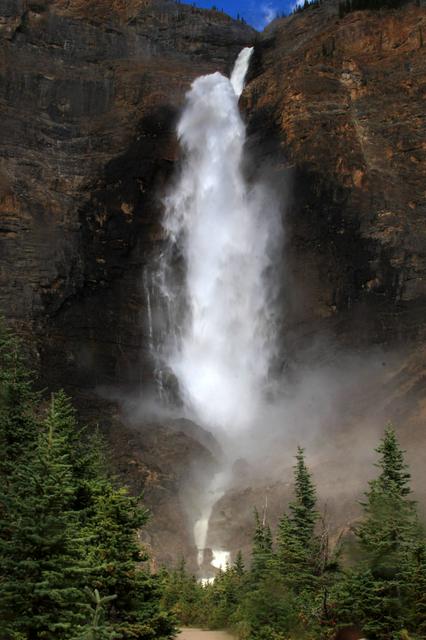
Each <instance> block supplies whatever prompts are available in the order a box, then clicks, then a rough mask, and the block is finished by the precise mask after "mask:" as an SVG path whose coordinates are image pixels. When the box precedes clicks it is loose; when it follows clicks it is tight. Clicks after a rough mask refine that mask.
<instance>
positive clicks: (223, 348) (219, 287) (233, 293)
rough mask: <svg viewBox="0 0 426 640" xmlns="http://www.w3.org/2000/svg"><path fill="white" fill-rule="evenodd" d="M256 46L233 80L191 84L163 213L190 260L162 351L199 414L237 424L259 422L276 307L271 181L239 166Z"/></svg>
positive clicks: (216, 423)
mask: <svg viewBox="0 0 426 640" xmlns="http://www.w3.org/2000/svg"><path fill="white" fill-rule="evenodd" d="M251 54H252V49H249V48H246V49H243V51H241V53H240V55H239V57H238V59H237V61H236V64H235V67H234V71H233V73H232V76H231V79H229V78H226V77H225V76H223V75H222V74H220V73H213V74H211V75H207V76H202V77H200V78H198V79H197V80H195V82H194V83H193V84H192V87H191V90H190V91H189V93H188V94H187V97H186V104H185V108H184V111H183V113H182V116H181V118H180V122H179V124H178V128H177V133H178V138H179V142H180V145H181V148H182V150H183V156H184V157H183V161H182V166H181V172H180V175H179V178H178V180H177V182H176V183H175V185H174V187H173V189H171V190H170V193H169V194H168V195H167V197H166V198H165V216H164V221H163V225H164V228H165V230H166V233H167V236H168V238H169V242H170V246H171V247H172V248H174V249H175V251H174V253H175V254H176V253H179V255H181V256H182V260H183V263H184V291H183V292H182V293H181V296H185V298H186V307H187V308H186V313H185V318H184V319H183V322H182V327H181V333H180V340H179V341H178V343H175V345H174V348H172V349H170V350H169V352H168V353H167V354H166V357H165V359H166V360H167V364H168V365H169V367H170V368H171V370H172V371H173V372H174V374H175V375H176V377H177V379H178V381H179V386H180V389H181V393H182V395H183V400H184V402H185V405H186V406H187V407H188V408H189V409H190V410H191V411H192V413H193V414H194V415H195V418H196V419H197V420H198V421H199V422H200V423H201V424H203V425H205V426H207V427H209V428H213V429H214V428H219V429H222V430H227V431H233V432H235V431H238V430H241V429H244V428H245V427H247V426H249V425H251V424H253V422H254V421H255V420H256V415H257V412H258V410H259V407H260V406H261V404H262V397H263V394H264V392H265V388H266V384H267V380H268V372H269V367H270V362H271V359H272V355H273V339H272V337H273V310H272V307H271V305H270V304H269V299H268V288H267V286H266V283H265V274H266V272H267V271H268V269H270V268H271V265H272V260H271V256H270V242H271V238H274V237H275V238H276V236H277V234H279V233H280V224H279V216H278V211H277V208H276V207H274V206H273V205H271V198H270V197H269V194H268V193H267V189H266V188H265V187H264V186H263V185H262V184H260V183H256V184H248V183H247V181H246V179H245V177H244V174H243V169H242V161H243V151H244V145H245V141H246V131H245V125H244V122H243V120H242V118H241V115H240V111H239V108H238V99H239V96H240V94H241V92H242V90H243V86H244V78H245V76H246V73H247V69H248V65H249V62H250V56H251ZM172 253H173V252H172ZM169 270H170V269H169ZM169 297H170V298H173V296H171V295H170V296H169Z"/></svg>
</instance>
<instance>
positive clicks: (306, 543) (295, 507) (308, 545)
mask: <svg viewBox="0 0 426 640" xmlns="http://www.w3.org/2000/svg"><path fill="white" fill-rule="evenodd" d="M294 479H295V491H294V492H295V498H294V500H293V501H292V502H291V503H290V506H289V511H290V514H284V515H283V517H282V518H281V520H280V523H279V526H278V536H277V563H278V566H279V569H280V571H281V573H282V575H283V577H284V579H285V582H286V584H287V585H288V586H289V587H290V588H291V589H292V590H293V591H295V593H301V592H302V591H304V590H305V589H312V588H314V586H315V584H316V578H317V575H318V569H319V567H318V560H319V540H318V538H317V537H316V536H315V525H316V522H317V520H318V512H317V511H316V490H315V486H314V484H313V481H312V477H311V474H310V472H309V470H308V468H307V466H306V463H305V456H304V451H303V449H301V448H300V447H299V448H298V450H297V455H296V465H295V467H294Z"/></svg>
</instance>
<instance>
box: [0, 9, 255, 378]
mask: <svg viewBox="0 0 426 640" xmlns="http://www.w3.org/2000/svg"><path fill="white" fill-rule="evenodd" d="M1 13H2V15H1V16H0V29H1V33H2V48H1V58H0V108H1V112H2V139H1V142H0V145H1V152H0V156H1V158H2V160H1V164H0V215H1V228H0V251H1V268H0V307H1V310H2V312H3V313H4V314H5V315H6V316H7V317H8V318H9V319H10V320H12V321H13V322H14V323H15V325H16V326H17V327H18V328H19V330H20V331H21V333H23V334H24V335H26V336H27V338H28V342H29V343H31V345H32V348H33V354H34V356H35V357H39V358H40V360H41V363H42V371H43V372H44V374H45V376H46V379H47V381H48V382H50V383H52V384H63V383H64V382H67V383H69V384H73V385H76V386H83V387H84V386H94V385H96V384H99V383H108V382H121V383H123V382H124V383H125V382H132V383H136V384H137V383H139V382H140V381H141V379H143V378H144V377H146V376H149V373H150V367H149V361H148V358H147V353H146V350H145V348H146V343H147V341H146V340H145V339H144V335H143V330H142V331H141V326H142V325H143V322H142V319H143V317H144V304H145V301H144V297H143V291H142V269H143V265H144V263H145V262H146V261H147V260H148V259H149V252H150V249H151V248H152V246H153V243H155V241H156V240H157V239H158V238H159V233H160V232H159V215H160V209H161V207H160V204H159V202H158V197H159V193H160V191H161V185H162V183H163V182H164V180H165V179H166V177H167V176H168V175H169V173H170V167H171V164H172V162H173V160H174V159H175V157H176V153H177V145H176V140H175V136H174V124H175V119H176V114H177V113H178V111H179V108H180V105H181V103H182V100H183V96H184V94H185V92H186V91H187V90H188V88H189V85H190V83H191V81H192V80H193V79H194V78H195V77H196V76H198V75H200V74H203V73H207V72H210V71H215V70H217V69H219V70H221V71H224V72H228V71H229V69H230V68H231V66H232V64H233V61H234V59H235V57H236V56H237V54H238V52H239V50H240V49H241V48H242V47H243V46H244V45H246V44H247V43H249V42H250V41H251V40H252V39H253V32H252V30H251V29H250V28H249V27H247V26H244V25H243V24H241V23H237V22H234V21H232V20H231V19H230V18H228V17H227V16H225V15H223V14H221V13H218V12H215V11H201V10H198V9H195V8H192V7H189V6H186V5H178V4H176V3H175V2H173V1H172V0H170V1H167V0H152V1H147V0H133V1H132V2H127V1H126V2H123V1H116V2H110V1H109V0H108V1H105V2H104V1H102V0H90V1H87V0H84V1H83V0H71V1H70V0H66V1H65V0H53V1H50V2H46V1H45V0H43V1H42V2H37V3H32V2H29V1H27V0H8V1H7V2H3V3H2V8H1Z"/></svg>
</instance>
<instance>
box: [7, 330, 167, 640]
mask: <svg viewBox="0 0 426 640" xmlns="http://www.w3.org/2000/svg"><path fill="white" fill-rule="evenodd" d="M43 414H44V415H43ZM0 439H1V444H2V446H3V452H4V455H3V457H2V460H1V464H0V629H1V637H2V638H5V640H6V639H7V640H77V639H78V640H82V639H83V638H85V639H87V640H95V639H96V640H110V639H113V638H117V639H121V640H126V639H129V640H130V639H134V640H145V639H147V640H148V639H151V638H159V639H161V638H170V637H172V636H173V634H174V621H173V618H172V617H170V616H169V615H168V613H167V612H166V611H164V609H163V608H162V606H161V587H162V583H161V581H160V579H159V577H158V576H154V575H151V574H150V573H149V571H147V570H146V569H144V568H143V566H142V563H143V561H144V560H146V556H145V553H144V552H143V551H142V548H141V546H140V544H139V543H138V538H137V535H138V531H139V529H140V527H141V526H143V525H144V524H145V523H146V520H147V518H148V514H147V511H146V510H145V509H144V508H143V507H141V506H140V504H139V500H137V499H136V498H133V497H131V496H129V495H128V493H127V491H126V489H124V488H121V487H116V486H115V484H114V482H113V481H112V480H111V478H109V476H108V474H107V471H106V460H105V452H104V449H105V447H104V444H103V442H102V439H101V438H100V436H99V434H98V433H94V434H87V433H86V432H84V431H83V430H82V429H80V428H79V426H78V421H77V417H76V413H75V411H74V409H73V407H72V404H71V401H70V399H69V398H68V397H67V396H66V394H65V393H64V392H63V391H60V392H58V393H57V394H54V395H52V397H51V400H50V403H49V406H48V408H47V410H46V411H44V410H43V409H42V407H41V401H40V397H39V396H38V395H37V394H35V393H34V392H33V391H32V383H31V376H30V374H29V373H28V372H27V371H26V369H25V364H24V360H23V358H22V356H21V353H20V346H19V342H18V341H16V339H15V338H13V337H12V336H11V335H10V333H9V332H8V331H7V330H5V329H4V327H1V328H0ZM100 594H102V596H101V595H100ZM88 595H89V597H90V598H91V604H88V601H87V597H88Z"/></svg>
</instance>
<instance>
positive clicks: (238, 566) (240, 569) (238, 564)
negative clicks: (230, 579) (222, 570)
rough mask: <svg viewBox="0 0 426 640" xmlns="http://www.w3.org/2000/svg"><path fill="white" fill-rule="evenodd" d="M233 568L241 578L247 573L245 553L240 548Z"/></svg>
mask: <svg viewBox="0 0 426 640" xmlns="http://www.w3.org/2000/svg"><path fill="white" fill-rule="evenodd" d="M233 570H234V572H235V574H236V575H237V576H238V577H239V578H242V577H243V575H244V573H245V566H244V560H243V554H242V552H241V550H239V551H238V553H237V557H236V558H235V562H234V565H233Z"/></svg>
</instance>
